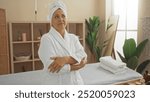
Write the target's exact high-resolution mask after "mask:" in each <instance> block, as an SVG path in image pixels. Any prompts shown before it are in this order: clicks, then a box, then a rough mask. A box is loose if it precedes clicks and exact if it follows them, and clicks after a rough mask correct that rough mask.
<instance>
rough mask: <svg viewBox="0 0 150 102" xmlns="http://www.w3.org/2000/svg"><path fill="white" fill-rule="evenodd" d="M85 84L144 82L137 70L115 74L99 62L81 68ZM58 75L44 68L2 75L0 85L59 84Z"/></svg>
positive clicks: (127, 70) (127, 69)
mask: <svg viewBox="0 0 150 102" xmlns="http://www.w3.org/2000/svg"><path fill="white" fill-rule="evenodd" d="M79 72H80V74H81V76H82V78H83V81H84V84H85V85H115V84H142V82H143V81H142V80H143V77H142V75H141V74H139V73H137V72H136V71H134V70H132V69H129V68H126V70H125V71H123V72H120V73H117V74H113V73H111V72H109V71H107V70H105V69H103V68H101V67H100V66H99V63H92V64H86V66H85V67H84V68H82V69H80V70H79ZM57 83H58V82H57V80H56V76H54V75H50V74H49V72H47V71H44V70H36V71H29V72H21V73H14V74H7V75H0V85H57Z"/></svg>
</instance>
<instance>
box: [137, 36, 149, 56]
mask: <svg viewBox="0 0 150 102" xmlns="http://www.w3.org/2000/svg"><path fill="white" fill-rule="evenodd" d="M147 43H148V39H145V40H144V41H142V42H141V43H140V44H139V45H138V46H137V48H136V52H135V55H136V56H137V57H138V58H139V57H140V55H141V53H142V51H143V50H144V48H145V45H146V44H147Z"/></svg>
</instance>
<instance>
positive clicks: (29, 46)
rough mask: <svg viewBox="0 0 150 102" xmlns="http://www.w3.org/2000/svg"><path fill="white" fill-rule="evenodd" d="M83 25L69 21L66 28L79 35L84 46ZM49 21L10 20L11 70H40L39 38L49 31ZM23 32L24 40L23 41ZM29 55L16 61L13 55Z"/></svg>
mask: <svg viewBox="0 0 150 102" xmlns="http://www.w3.org/2000/svg"><path fill="white" fill-rule="evenodd" d="M84 28H85V25H84V22H77V23H75V22H70V23H68V25H67V30H68V32H70V33H73V34H76V35H77V36H79V40H80V42H81V44H83V46H84V47H85V32H84V31H85V29H84ZM49 29H50V24H49V22H10V23H9V34H10V53H11V72H12V73H18V72H24V71H32V70H40V69H42V68H43V65H42V62H41V60H40V59H39V57H38V49H39V44H40V38H41V36H42V35H43V34H45V33H47V32H49ZM23 33H25V35H26V36H25V40H24V41H23V39H24V38H23V36H22V35H23ZM19 54H20V55H24V54H25V55H31V59H30V60H25V61H16V60H14V56H18V55H19Z"/></svg>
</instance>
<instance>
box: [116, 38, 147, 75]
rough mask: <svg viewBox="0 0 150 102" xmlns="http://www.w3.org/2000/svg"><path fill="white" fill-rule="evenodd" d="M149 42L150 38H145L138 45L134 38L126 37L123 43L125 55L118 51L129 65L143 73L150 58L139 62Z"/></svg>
mask: <svg viewBox="0 0 150 102" xmlns="http://www.w3.org/2000/svg"><path fill="white" fill-rule="evenodd" d="M147 43H148V39H145V40H144V41H142V42H141V43H139V45H138V46H137V45H136V43H135V40H134V39H132V38H130V39H126V40H125V42H124V45H123V54H124V57H123V56H122V55H121V54H120V53H119V52H117V53H118V55H119V57H120V58H121V60H122V61H123V62H125V63H126V64H127V67H129V68H131V69H133V70H136V71H137V72H139V73H142V72H143V70H144V69H145V68H146V66H147V65H148V64H149V63H150V60H149V59H147V60H145V61H143V62H142V63H141V64H138V63H139V57H140V55H141V53H142V51H143V50H144V48H145V45H146V44H147Z"/></svg>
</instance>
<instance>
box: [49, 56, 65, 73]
mask: <svg viewBox="0 0 150 102" xmlns="http://www.w3.org/2000/svg"><path fill="white" fill-rule="evenodd" d="M51 60H54V61H53V62H52V63H51V64H50V66H49V67H48V69H49V71H50V72H52V73H54V72H56V73H58V72H59V71H60V70H61V68H62V67H63V66H64V65H65V64H66V63H67V59H66V58H65V57H51Z"/></svg>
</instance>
